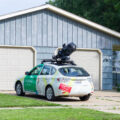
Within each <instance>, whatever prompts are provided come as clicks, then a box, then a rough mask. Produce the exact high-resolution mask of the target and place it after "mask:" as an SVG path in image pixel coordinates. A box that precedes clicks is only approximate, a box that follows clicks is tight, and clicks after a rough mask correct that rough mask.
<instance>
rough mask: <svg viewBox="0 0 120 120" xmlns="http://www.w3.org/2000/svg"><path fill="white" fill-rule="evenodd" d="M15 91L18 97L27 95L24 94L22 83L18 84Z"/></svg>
mask: <svg viewBox="0 0 120 120" xmlns="http://www.w3.org/2000/svg"><path fill="white" fill-rule="evenodd" d="M15 90H16V94H17V95H18V96H24V95H25V93H24V92H23V87H22V84H21V83H20V82H18V83H17V84H16V87H15Z"/></svg>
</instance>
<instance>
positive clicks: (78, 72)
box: [59, 67, 89, 77]
mask: <svg viewBox="0 0 120 120" xmlns="http://www.w3.org/2000/svg"><path fill="white" fill-rule="evenodd" d="M59 72H60V73H61V74H62V75H64V76H69V77H80V76H89V74H88V73H87V72H86V71H85V70H84V69H83V68H79V67H63V68H60V69H59Z"/></svg>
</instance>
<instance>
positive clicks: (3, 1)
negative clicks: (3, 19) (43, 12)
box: [0, 0, 49, 15]
mask: <svg viewBox="0 0 120 120" xmlns="http://www.w3.org/2000/svg"><path fill="white" fill-rule="evenodd" d="M46 1H49V0H0V15H4V14H8V13H12V12H16V11H19V10H24V9H27V8H31V7H35V6H39V5H42V4H45V2H46Z"/></svg>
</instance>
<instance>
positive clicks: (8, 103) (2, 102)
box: [0, 94, 59, 107]
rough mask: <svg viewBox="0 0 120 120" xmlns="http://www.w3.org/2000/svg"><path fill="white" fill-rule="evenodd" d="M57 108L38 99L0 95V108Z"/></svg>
mask: <svg viewBox="0 0 120 120" xmlns="http://www.w3.org/2000/svg"><path fill="white" fill-rule="evenodd" d="M28 106H29V107H30V106H59V104H54V103H50V102H46V101H42V100H39V99H32V98H27V97H20V96H14V95H7V94H0V107H28Z"/></svg>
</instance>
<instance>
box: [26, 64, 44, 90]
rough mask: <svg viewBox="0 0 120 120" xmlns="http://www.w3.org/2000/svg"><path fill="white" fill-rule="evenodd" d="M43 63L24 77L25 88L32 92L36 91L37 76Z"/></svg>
mask: <svg viewBox="0 0 120 120" xmlns="http://www.w3.org/2000/svg"><path fill="white" fill-rule="evenodd" d="M42 67H43V66H42V65H41V66H37V67H35V68H33V70H31V71H30V73H29V74H28V75H27V76H26V77H25V79H24V90H25V91H30V92H36V81H37V77H38V75H39V74H40V72H41V70H42Z"/></svg>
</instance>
